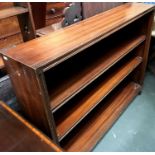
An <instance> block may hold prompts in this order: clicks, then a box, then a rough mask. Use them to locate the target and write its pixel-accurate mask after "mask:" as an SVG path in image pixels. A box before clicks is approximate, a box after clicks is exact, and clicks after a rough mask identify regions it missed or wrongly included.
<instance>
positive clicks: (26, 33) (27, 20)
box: [0, 2, 35, 69]
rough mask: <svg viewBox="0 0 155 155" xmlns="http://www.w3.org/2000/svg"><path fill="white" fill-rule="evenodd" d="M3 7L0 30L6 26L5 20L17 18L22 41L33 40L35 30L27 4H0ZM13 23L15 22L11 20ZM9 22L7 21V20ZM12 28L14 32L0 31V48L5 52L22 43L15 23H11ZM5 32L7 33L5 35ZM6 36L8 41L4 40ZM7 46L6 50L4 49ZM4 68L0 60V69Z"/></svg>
mask: <svg viewBox="0 0 155 155" xmlns="http://www.w3.org/2000/svg"><path fill="white" fill-rule="evenodd" d="M2 4H3V5H1V6H0V8H3V9H0V20H1V21H2V23H3V22H4V23H3V24H1V30H3V29H4V28H3V26H6V27H7V26H8V25H5V24H6V21H5V19H8V18H12V17H16V16H17V18H18V22H19V25H20V30H21V32H22V37H23V40H24V41H28V40H31V39H34V38H35V29H34V23H33V18H32V12H31V8H30V4H29V3H20V2H15V3H14V4H10V3H6V4H5V3H2ZM12 19H13V21H14V20H15V19H14V18H12ZM8 22H9V20H8ZM11 22H12V20H10V23H7V24H11V25H12V23H11ZM14 24H15V25H14ZM13 27H15V30H12V29H6V30H5V31H2V32H1V33H0V43H1V45H0V48H1V49H3V48H5V50H7V49H8V48H12V46H13V45H16V44H18V43H20V42H22V41H21V40H22V38H21V36H20V32H19V30H18V25H16V23H13ZM6 31H8V33H7V34H6ZM8 36H11V37H9V39H7V40H6V38H7V37H8ZM6 44H7V48H6ZM1 68H4V64H3V61H2V59H1V58H0V69H1Z"/></svg>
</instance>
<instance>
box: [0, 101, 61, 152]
mask: <svg viewBox="0 0 155 155" xmlns="http://www.w3.org/2000/svg"><path fill="white" fill-rule="evenodd" d="M0 133H1V134H0V140H1V145H0V151H2V152H3V151H7V152H10V151H21V152H23V151H26V152H31V151H35V152H37V151H39V152H41V151H48V152H49V151H52V152H53V151H54V152H60V151H62V150H61V149H60V148H59V147H58V146H56V145H55V144H54V143H53V142H52V141H51V140H50V139H49V138H47V137H46V136H45V135H44V134H42V133H41V132H40V131H39V130H37V129H36V128H35V127H33V126H32V125H31V124H29V123H28V122H27V121H26V120H25V119H23V118H22V117H21V116H20V115H18V114H17V113H16V112H15V111H13V110H12V109H11V108H9V107H8V106H7V105H6V104H4V103H2V102H0Z"/></svg>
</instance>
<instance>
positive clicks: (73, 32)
mask: <svg viewBox="0 0 155 155" xmlns="http://www.w3.org/2000/svg"><path fill="white" fill-rule="evenodd" d="M153 9H154V6H153V5H145V4H142V3H131V4H130V3H127V4H124V5H121V6H119V7H116V8H114V9H112V10H110V11H107V12H104V13H100V14H98V15H96V16H94V17H91V18H88V19H86V20H84V21H82V22H79V23H77V24H74V25H72V26H69V27H67V28H65V29H62V30H58V31H56V32H54V33H51V34H50V35H47V36H45V37H41V38H38V39H35V40H32V41H30V42H27V43H25V44H21V45H19V46H18V47H17V48H16V49H12V50H10V51H7V52H4V53H3V54H4V55H6V56H8V57H10V58H12V59H14V60H16V61H19V62H22V63H23V64H25V65H27V66H29V67H32V68H35V69H36V68H39V67H42V66H47V65H49V64H54V63H58V61H62V59H66V57H67V56H68V57H70V56H71V55H74V54H75V53H77V52H79V51H81V50H83V49H84V48H86V47H88V46H90V45H92V44H94V43H95V42H97V41H99V40H101V39H103V38H105V37H106V36H108V35H110V34H112V33H114V32H115V31H117V30H119V29H121V28H122V27H124V26H126V25H127V24H129V23H131V22H132V21H134V20H136V19H138V18H140V17H141V16H143V15H145V14H146V13H148V12H150V11H152V10H153ZM21 49H22V50H21Z"/></svg>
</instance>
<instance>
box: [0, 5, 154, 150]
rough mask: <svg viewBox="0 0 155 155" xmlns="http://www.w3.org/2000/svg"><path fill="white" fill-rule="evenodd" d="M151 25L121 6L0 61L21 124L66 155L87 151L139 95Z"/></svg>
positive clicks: (133, 8) (137, 11)
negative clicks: (39, 132)
mask: <svg viewBox="0 0 155 155" xmlns="http://www.w3.org/2000/svg"><path fill="white" fill-rule="evenodd" d="M153 18H154V6H153V5H146V4H142V3H126V4H123V5H121V6H118V7H116V8H114V9H111V10H109V11H106V12H104V13H100V14H98V15H95V16H93V17H91V18H88V19H86V20H84V21H81V22H79V23H76V24H73V25H71V26H69V27H66V28H64V29H60V30H58V31H56V32H53V33H51V34H49V35H47V36H44V37H41V38H37V39H34V40H32V41H29V42H26V43H23V44H21V45H19V46H17V47H16V48H14V49H11V50H10V51H7V52H3V53H1V54H2V57H3V60H4V63H5V65H6V68H7V70H8V73H9V75H10V77H11V80H12V84H13V86H14V89H15V92H16V95H17V98H18V100H19V102H20V104H21V107H22V109H23V112H24V113H25V116H27V118H28V119H29V120H31V122H33V123H34V124H35V125H36V126H37V127H38V128H40V129H41V130H43V131H44V132H45V133H46V134H47V135H48V136H49V137H51V138H52V139H53V140H54V141H55V142H56V143H57V144H58V145H60V146H61V147H62V148H63V149H64V150H66V151H90V150H92V149H93V147H94V146H95V145H96V143H97V142H98V141H99V140H100V139H101V137H102V136H103V135H104V134H105V132H106V131H107V130H108V129H109V128H110V127H111V126H112V124H113V123H114V122H115V121H116V119H117V118H118V117H119V116H120V114H121V113H122V111H123V110H124V109H125V108H126V107H127V105H128V104H129V103H130V102H131V101H132V100H133V98H134V97H135V96H136V95H137V94H138V93H139V92H140V91H141V89H142V84H143V79H144V73H145V68H146V64H147V58H148V49H149V44H150V38H151V28H152V23H153ZM129 119H130V118H129Z"/></svg>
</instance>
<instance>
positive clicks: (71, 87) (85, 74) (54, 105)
mask: <svg viewBox="0 0 155 155" xmlns="http://www.w3.org/2000/svg"><path fill="white" fill-rule="evenodd" d="M144 40H145V36H144V35H140V36H136V37H133V38H131V39H126V40H124V41H122V42H121V43H120V44H116V45H114V44H113V47H109V48H108V49H106V47H105V46H103V47H104V48H105V49H102V47H101V49H98V50H100V51H101V52H102V53H101V54H99V53H98V55H99V56H98V57H97V58H95V55H96V54H97V52H96V51H95V50H96V49H94V51H93V53H94V56H91V57H93V61H90V62H89V61H88V60H86V59H84V61H85V62H86V61H88V63H87V64H86V65H85V64H83V66H82V65H78V66H81V68H80V69H76V68H77V67H76V64H78V63H79V62H81V64H82V61H83V60H82V59H83V58H81V57H80V58H79V59H77V61H76V62H72V63H70V64H72V66H74V64H75V66H74V67H71V66H68V68H69V73H68V72H67V71H65V73H64V72H63V69H61V70H62V72H61V73H58V72H57V73H51V75H50V77H49V78H48V80H49V81H55V83H56V84H57V85H54V86H53V87H52V85H50V83H47V85H48V87H51V88H49V96H50V100H51V101H50V105H51V109H53V111H55V110H56V109H58V108H59V107H61V106H62V105H63V104H64V103H66V101H68V100H69V99H71V98H72V97H73V96H75V94H77V93H78V92H79V91H81V90H82V89H84V88H85V87H86V86H87V85H89V84H90V83H91V82H92V81H94V80H95V79H96V78H97V77H99V76H100V75H101V74H103V73H104V72H105V71H106V70H108V69H109V68H110V67H111V66H113V65H115V64H116V62H118V61H119V60H120V59H122V58H123V57H124V56H125V55H127V54H128V53H130V52H131V51H132V50H133V49H134V48H135V47H137V46H138V45H139V44H140V43H142V42H143V41H144ZM103 53H104V54H103ZM87 57H89V59H91V58H90V55H87ZM84 66H87V67H84ZM63 67H64V65H63ZM72 69H73V73H72V74H70V72H72V71H71V70H72ZM77 70H78V71H77ZM54 74H55V75H56V78H55V79H53V77H52V76H54ZM64 74H65V75H64ZM45 76H46V75H45ZM47 76H48V75H47ZM58 76H60V79H62V80H61V81H60V80H59V81H58V82H56V81H57V79H58ZM61 77H63V78H61Z"/></svg>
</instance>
